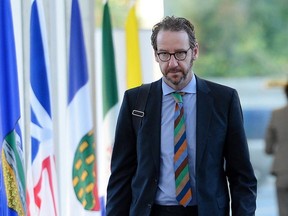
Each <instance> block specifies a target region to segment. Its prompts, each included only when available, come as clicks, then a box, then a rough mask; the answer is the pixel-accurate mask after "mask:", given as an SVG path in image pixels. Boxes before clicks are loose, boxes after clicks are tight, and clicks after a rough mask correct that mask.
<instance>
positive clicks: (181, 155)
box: [172, 92, 192, 207]
mask: <svg viewBox="0 0 288 216" xmlns="http://www.w3.org/2000/svg"><path fill="white" fill-rule="evenodd" d="M182 95H184V93H179V92H175V93H172V96H173V98H174V100H175V101H176V105H175V115H174V171H175V186H176V199H177V201H178V202H179V204H180V205H182V206H185V207H186V206H187V205H188V204H189V202H190V201H191V199H192V190H191V185H190V177H189V168H188V151H187V140H186V129H185V119H184V108H183V100H182Z"/></svg>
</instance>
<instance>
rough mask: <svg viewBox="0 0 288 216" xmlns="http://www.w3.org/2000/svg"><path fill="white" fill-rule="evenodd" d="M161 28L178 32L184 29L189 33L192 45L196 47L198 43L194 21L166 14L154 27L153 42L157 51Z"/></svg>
mask: <svg viewBox="0 0 288 216" xmlns="http://www.w3.org/2000/svg"><path fill="white" fill-rule="evenodd" d="M160 30H165V31H166V30H169V31H176V32H177V31H182V30H184V31H185V32H187V34H188V37H189V43H190V47H195V45H196V44H197V41H196V37H195V30H194V25H193V24H192V23H190V22H189V21H188V20H187V19H185V18H182V17H174V16H171V17H170V16H166V17H165V18H164V19H163V20H162V21H161V22H159V23H157V24H156V25H154V26H153V28H152V35H151V44H152V47H153V49H154V50H155V51H157V35H158V33H159V31H160Z"/></svg>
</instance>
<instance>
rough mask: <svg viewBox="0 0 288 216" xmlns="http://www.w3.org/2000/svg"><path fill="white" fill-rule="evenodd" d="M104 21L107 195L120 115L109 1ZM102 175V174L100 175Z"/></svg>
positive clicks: (102, 148)
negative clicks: (113, 147) (116, 128)
mask: <svg viewBox="0 0 288 216" xmlns="http://www.w3.org/2000/svg"><path fill="white" fill-rule="evenodd" d="M102 21H103V23H102V98H103V127H102V128H100V130H101V132H102V134H103V143H102V144H101V145H99V146H98V152H99V160H100V162H101V166H100V167H99V173H100V174H99V188H100V189H99V194H100V196H101V197H102V199H101V200H102V205H105V204H104V203H103V200H104V197H106V188H107V183H108V178H109V176H110V160H111V152H112V146H113V142H114V132H115V127H116V120H117V115H118V111H119V110H118V90H117V78H116V66H115V57H114V48H113V38H112V26H111V20H110V12H109V5H108V2H106V3H105V4H104V7H103V20H102ZM100 175H101V176H100Z"/></svg>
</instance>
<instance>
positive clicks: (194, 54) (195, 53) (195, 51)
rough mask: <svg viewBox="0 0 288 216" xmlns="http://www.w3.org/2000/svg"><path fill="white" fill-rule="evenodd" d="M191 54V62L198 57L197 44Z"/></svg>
mask: <svg viewBox="0 0 288 216" xmlns="http://www.w3.org/2000/svg"><path fill="white" fill-rule="evenodd" d="M192 53H193V60H196V59H197V58H198V56H199V44H198V43H196V45H195V47H194V48H193V50H192Z"/></svg>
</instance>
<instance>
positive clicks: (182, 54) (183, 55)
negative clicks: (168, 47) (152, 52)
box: [157, 47, 191, 62]
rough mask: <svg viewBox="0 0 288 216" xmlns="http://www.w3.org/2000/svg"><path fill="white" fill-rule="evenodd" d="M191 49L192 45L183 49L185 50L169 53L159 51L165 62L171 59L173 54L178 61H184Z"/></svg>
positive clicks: (161, 58) (159, 55) (160, 57)
mask: <svg viewBox="0 0 288 216" xmlns="http://www.w3.org/2000/svg"><path fill="white" fill-rule="evenodd" d="M189 49H191V47H189V48H188V49H187V50H183V51H178V52H174V53H169V52H159V53H157V55H158V57H159V59H160V60H161V61H163V62H168V61H170V59H171V56H172V55H173V56H174V58H175V59H176V60H178V61H184V60H185V59H186V56H187V52H188V50H189Z"/></svg>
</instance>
